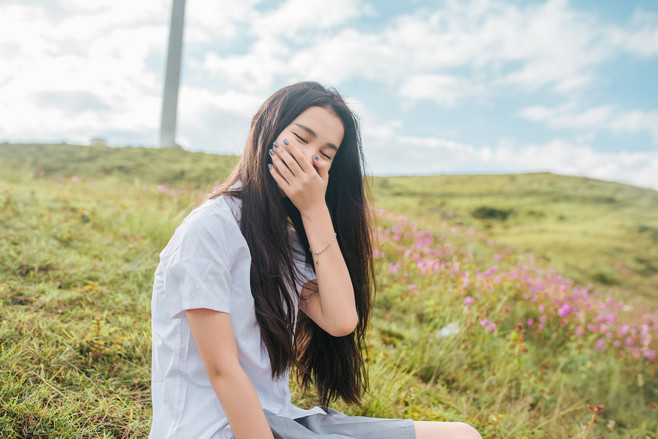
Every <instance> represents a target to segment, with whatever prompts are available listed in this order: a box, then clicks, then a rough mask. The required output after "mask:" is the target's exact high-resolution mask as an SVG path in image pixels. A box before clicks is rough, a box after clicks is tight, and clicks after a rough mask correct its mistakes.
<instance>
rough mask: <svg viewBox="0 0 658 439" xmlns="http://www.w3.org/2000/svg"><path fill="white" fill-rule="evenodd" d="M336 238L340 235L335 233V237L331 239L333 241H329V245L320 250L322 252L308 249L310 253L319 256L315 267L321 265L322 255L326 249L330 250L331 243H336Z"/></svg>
mask: <svg viewBox="0 0 658 439" xmlns="http://www.w3.org/2000/svg"><path fill="white" fill-rule="evenodd" d="M336 236H338V233H334V237H333V238H331V241H329V244H327V245H325V246H324V248H323V249H322V250H320V251H317V252H314V251H313V250H311V247H309V248H308V251H310V252H311V253H313V254H314V255H315V256H317V258H315V265H320V253H322V252H323V251H325V250H326V249H328V248H329V246H330V245H331V243H332V242H334V241H335V240H336Z"/></svg>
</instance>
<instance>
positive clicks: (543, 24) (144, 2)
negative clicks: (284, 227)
mask: <svg viewBox="0 0 658 439" xmlns="http://www.w3.org/2000/svg"><path fill="white" fill-rule="evenodd" d="M170 14H171V0H138V1H135V0H93V1H89V0H50V1H47V0H20V1H11V0H0V59H1V60H2V64H1V65H0V142H3V141H7V142H49V143H50V142H69V143H81V144H87V143H89V142H90V140H91V139H92V138H99V137H100V138H103V139H105V140H106V141H107V143H108V144H109V145H112V146H125V145H133V146H157V142H158V137H159V123H160V113H161V103H162V92H163V83H164V68H165V60H166V44H167V39H168V28H169V20H170ZM301 80H315V81H319V82H322V83H323V84H325V85H328V86H332V87H335V88H336V89H337V90H338V91H339V92H340V93H341V94H342V95H343V96H344V97H345V99H346V100H347V102H348V103H349V105H350V106H351V107H352V108H353V109H354V110H355V112H356V113H357V114H358V115H359V117H360V120H361V129H362V134H363V141H364V151H365V157H366V162H367V169H368V171H369V172H370V173H372V174H375V175H425V174H475V173H478V174H481V173H486V174H491V173H520V172H544V171H548V172H554V173H558V174H568V175H580V176H588V177H593V178H598V179H604V180H611V181H617V182H623V183H628V184H633V185H636V186H640V187H646V188H653V189H656V190H658V2H657V1H656V0H647V1H641V0H637V1H618V0H572V1H567V0H549V1H529V0H526V1H515V0H509V1H497V0H461V1H439V0H433V1H429V0H408V1H402V0H395V1H393V0H376V1H375V0H372V1H367V0H282V1H273V0H265V1H258V0H232V1H229V0H187V6H186V16H185V33H184V46H183V65H182V73H181V89H180V95H179V106H178V131H177V141H178V143H179V144H181V145H182V146H183V147H184V148H185V149H187V150H190V151H205V152H213V153H220V154H226V153H228V154H240V153H241V151H242V149H243V146H244V142H245V139H246V134H247V130H248V128H249V121H250V119H251V116H252V115H253V114H254V113H255V112H256V110H257V109H258V107H259V106H260V104H261V103H262V102H263V100H264V99H266V98H267V97H268V96H269V95H271V94H272V93H273V92H275V91H276V90H278V89H279V88H281V87H283V86H285V85H287V84H290V83H293V82H297V81H301Z"/></svg>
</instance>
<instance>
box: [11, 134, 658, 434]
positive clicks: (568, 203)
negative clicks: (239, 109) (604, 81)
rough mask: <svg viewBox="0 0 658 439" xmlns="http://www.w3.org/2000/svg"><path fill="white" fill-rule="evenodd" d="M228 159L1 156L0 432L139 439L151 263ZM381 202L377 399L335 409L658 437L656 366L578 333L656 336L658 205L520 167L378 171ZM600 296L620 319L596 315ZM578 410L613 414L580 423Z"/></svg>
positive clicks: (373, 340)
mask: <svg viewBox="0 0 658 439" xmlns="http://www.w3.org/2000/svg"><path fill="white" fill-rule="evenodd" d="M235 160H236V159H235V157H221V156H213V155H207V154H192V153H186V152H183V151H170V150H167V151H161V150H148V149H142V148H125V149H124V148H121V149H113V148H102V147H98V148H90V147H76V146H70V145H69V146H67V145H53V146H43V145H33V146H26V145H0V224H2V227H0V437H3V438H4V437H7V438H24V437H53V438H55V437H57V438H62V437H63V438H82V437H85V438H86V437H145V436H146V435H147V434H148V430H149V426H150V416H151V414H150V410H151V407H150V393H149V392H150V385H149V380H150V355H151V351H150V318H149V317H150V298H151V288H152V281H153V277H152V276H153V271H154V270H155V267H156V265H157V261H158V253H159V251H160V250H161V249H162V248H163V247H164V245H165V244H166V242H167V240H168V239H169V237H170V236H171V234H172V233H173V230H174V229H175V227H176V226H177V225H178V224H179V223H180V221H181V220H182V218H183V217H184V216H185V215H186V214H187V213H188V212H189V211H190V209H191V208H193V207H194V206H195V205H196V204H198V203H199V202H200V200H201V199H202V198H203V194H204V193H205V192H207V191H208V190H209V189H210V188H211V187H212V184H213V182H214V181H216V180H223V179H224V178H225V177H226V175H227V174H228V172H229V170H230V169H231V167H232V166H233V164H234V163H235ZM42 170H45V171H46V172H45V174H44V173H43V172H40V171H42ZM72 176H76V177H78V181H76V182H73V181H72V178H71V177H72ZM162 183H169V185H170V186H169V187H167V186H164V185H161V186H159V187H158V186H156V185H158V184H162ZM197 188H200V189H197ZM374 194H375V199H376V204H377V206H378V207H379V208H384V209H386V210H387V212H388V213H386V212H383V213H379V215H378V226H379V236H380V251H381V252H382V254H381V256H378V258H377V259H376V261H377V276H378V282H379V293H378V296H377V299H376V307H375V310H374V318H373V325H372V328H371V331H370V335H369V345H370V349H369V353H370V361H369V368H370V377H371V391H370V393H369V394H368V395H367V396H366V398H365V399H364V403H363V405H362V406H361V407H346V406H345V405H344V404H342V403H338V404H336V407H337V408H338V409H341V410H344V411H346V412H348V413H350V414H367V415H373V416H383V417H389V416H392V417H413V418H416V419H420V418H422V419H434V420H447V421H465V422H468V423H471V424H472V425H474V426H475V427H476V428H478V430H479V431H481V432H482V434H483V437H486V438H584V437H589V438H594V437H610V438H655V437H656V435H657V434H658V421H657V419H658V416H657V415H658V410H657V409H656V408H655V407H656V406H655V404H657V403H658V386H657V385H656V383H657V380H656V378H657V375H658V374H657V373H656V364H657V363H656V361H650V360H648V359H646V358H644V357H642V356H641V355H640V358H639V359H638V358H635V357H634V356H633V355H632V353H631V351H630V350H628V349H624V348H620V349H613V348H612V347H611V346H607V347H606V349H605V351H604V352H598V351H597V349H596V348H595V346H596V345H595V343H596V342H597V340H600V339H601V337H602V335H601V333H600V332H597V331H599V330H598V329H597V330H591V331H590V330H587V331H586V332H585V334H583V335H582V336H581V335H577V329H576V328H577V327H587V325H588V324H595V323H596V322H597V317H598V315H599V314H600V313H599V311H598V310H600V309H605V310H606V311H605V312H613V310H614V312H615V313H616V314H617V315H618V316H619V324H617V325H615V328H616V329H615V331H614V334H613V338H611V339H610V340H612V339H615V340H616V339H618V338H619V334H620V327H621V326H620V325H621V323H625V324H629V325H630V326H631V327H632V330H637V331H640V328H641V324H642V323H647V322H651V321H653V322H654V325H655V322H656V321H657V317H658V315H657V314H656V312H655V311H654V310H653V309H655V308H653V307H652V304H654V303H655V302H652V300H654V299H655V296H656V294H655V293H656V282H655V277H652V276H655V273H654V272H653V271H652V270H653V269H652V268H651V266H652V264H654V261H656V260H658V258H656V257H655V250H654V247H655V246H652V245H651V239H654V238H652V236H654V235H652V234H658V231H656V224H658V222H657V221H656V205H657V203H656V202H655V201H656V193H655V192H652V191H645V190H641V189H637V188H632V187H629V186H623V185H616V184H612V183H605V182H598V181H594V180H587V179H579V178H573V177H561V176H554V175H548V174H531V175H517V176H437V177H423V178H420V177H419V178H377V179H375V181H374ZM613 198H614V199H615V200H616V201H614V202H613V201H610V200H611V199H613ZM480 207H485V208H486V209H480V210H478V208H480ZM476 211H477V212H478V213H477V214H475V215H474V214H473V213H474V212H476ZM498 211H503V212H506V211H509V213H508V214H507V216H506V219H502V216H501V214H500V213H499V212H498ZM394 213H395V214H397V215H399V214H404V215H405V216H406V218H404V219H401V218H399V217H397V216H396V215H394ZM502 215H503V216H504V214H502ZM396 235H397V236H399V239H398V240H396V239H395V238H394V237H395V236H396ZM437 249H438V250H437ZM527 251H530V252H531V253H530V254H529V253H527ZM533 254H534V255H535V256H536V257H533ZM494 255H495V259H493V258H494ZM434 261H438V262H434ZM633 261H635V263H633ZM425 262H427V263H428V265H427V266H423V264H424V263H425ZM430 263H432V264H436V265H434V266H432V267H434V268H431V269H428V266H429V264H430ZM419 264H420V265H419ZM441 264H443V265H441ZM519 264H522V265H521V266H520V265H519ZM615 264H620V265H619V267H625V269H627V270H628V271H627V272H622V274H621V275H620V274H618V273H617V271H618V270H617V269H616V268H614V267H615ZM634 264H635V265H634ZM494 265H495V266H496V267H497V268H496V269H493V266H494ZM395 267H397V268H395ZM611 267H612V268H611ZM552 268H555V269H557V270H558V271H559V272H561V273H563V274H565V275H566V276H571V277H573V278H574V279H576V280H578V282H582V283H592V285H593V287H594V289H590V296H589V297H588V298H587V299H582V300H581V299H578V300H579V301H577V302H576V301H574V302H569V303H574V304H575V303H577V304H578V305H579V306H581V308H582V310H581V311H580V312H578V313H573V314H570V315H568V316H566V317H560V316H558V314H557V312H556V309H557V307H558V306H559V305H560V304H562V303H565V300H566V299H564V297H563V296H564V295H565V294H566V295H569V294H573V295H575V294H576V293H577V292H578V291H579V290H578V289H577V288H576V287H575V286H572V285H571V284H566V283H565V281H564V278H560V277H558V276H557V274H556V273H554V272H552V271H551V269H552ZM612 275H615V276H616V277H615V278H614V279H616V280H613V281H611V280H610V279H608V278H606V276H612ZM465 276H468V280H469V281H468V283H467V282H465V281H464V277H465ZM522 279H523V280H522ZM615 282H616V283H615ZM537 285H542V288H544V290H543V291H541V292H539V293H537V298H536V300H533V299H532V298H528V295H529V291H531V290H532V288H534V287H533V286H537ZM597 286H598V287H599V289H601V288H600V287H604V288H603V289H604V290H607V289H608V288H611V289H610V291H609V292H608V291H605V292H596V291H594V290H595V289H596V288H595V287H597ZM561 288H563V289H561ZM565 291H566V292H565ZM607 294H613V295H614V296H615V297H617V298H618V300H619V301H620V302H621V305H623V306H625V307H627V309H624V308H623V307H620V308H619V309H618V310H617V309H616V308H614V306H613V305H610V304H607V305H606V303H607V302H606V297H607ZM467 296H470V297H471V298H472V299H473V301H474V304H473V305H472V306H465V305H464V299H465V297H467ZM555 301H557V302H555ZM538 304H541V305H543V306H545V308H546V311H545V312H543V313H542V312H540V311H538V307H537V305H538ZM588 307H591V309H590V308H588ZM541 316H546V322H545V328H543V329H539V328H538V327H537V322H538V321H539V319H540V318H541ZM485 318H486V319H488V320H490V321H492V322H495V324H496V329H495V331H493V332H489V331H488V330H486V329H485V328H483V327H482V326H481V323H480V322H481V321H482V319H485ZM530 318H531V319H533V320H534V322H535V323H534V325H533V326H528V325H527V324H526V322H527V320H528V319H530ZM519 324H520V326H519ZM647 324H648V323H647ZM451 325H452V326H451ZM611 326H612V325H611ZM451 327H452V328H455V327H458V329H457V330H456V331H455V333H453V334H451V335H449V334H448V333H449V332H450V331H448V333H446V328H451ZM655 328H656V326H651V331H655ZM442 331H443V332H442ZM638 333H639V332H638ZM442 334H443V335H442ZM638 337H639V335H638ZM656 339H658V334H656V333H655V332H653V339H651V340H650V341H649V342H648V344H647V346H648V347H650V348H652V349H654V350H655V349H656V347H657V344H656ZM638 343H639V342H638ZM293 390H294V398H295V400H296V401H297V403H299V404H301V405H309V404H312V403H313V398H312V395H302V394H301V393H300V392H299V389H298V388H297V387H296V385H295V384H294V383H293ZM586 404H591V405H597V404H603V405H605V410H604V414H603V415H599V416H596V418H597V422H596V423H593V424H592V425H591V426H590V422H591V421H592V419H593V418H594V417H595V415H594V414H593V413H591V412H589V411H588V409H587V406H586Z"/></svg>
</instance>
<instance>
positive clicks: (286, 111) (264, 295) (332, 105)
mask: <svg viewBox="0 0 658 439" xmlns="http://www.w3.org/2000/svg"><path fill="white" fill-rule="evenodd" d="M313 106H317V107H322V108H326V109H328V110H330V111H332V112H333V113H335V114H336V115H337V116H338V117H339V118H340V120H341V121H342V123H343V127H344V129H345V134H344V136H343V141H342V143H341V145H340V147H339V149H338V151H337V153H336V155H335V157H334V161H333V163H332V166H331V168H330V171H329V182H328V186H327V191H326V202H327V206H328V208H329V212H330V215H331V219H332V221H333V225H334V229H335V231H336V233H337V234H338V244H339V245H340V249H341V252H342V254H343V257H344V258H345V263H346V265H347V268H348V271H349V274H350V278H351V281H352V285H353V287H354V295H355V301H356V309H357V313H358V316H359V322H358V324H357V327H356V329H355V331H354V332H353V333H352V334H350V335H347V336H345V337H333V336H331V335H330V334H328V333H327V332H325V331H324V330H323V329H322V328H320V327H319V326H318V325H317V324H315V322H313V320H311V319H310V318H309V317H307V316H306V315H305V314H304V313H302V312H300V313H299V314H298V315H295V313H294V302H293V297H292V295H295V294H297V292H296V291H297V289H294V290H289V287H288V286H298V285H299V273H297V271H296V268H295V264H294V260H293V258H294V257H295V256H294V255H293V249H292V247H291V244H290V241H289V235H288V233H287V230H288V227H289V226H290V224H292V226H293V227H294V229H295V232H296V234H297V236H298V238H299V241H300V243H301V245H302V248H303V249H305V250H306V255H305V258H306V261H307V262H312V258H311V254H310V252H309V251H308V250H307V249H308V239H307V237H306V233H305V231H304V227H303V224H302V220H301V215H300V213H299V211H298V210H297V208H296V207H295V206H294V205H293V204H292V202H290V200H289V199H287V198H285V199H284V200H283V202H282V200H281V194H280V191H279V188H278V186H277V183H276V181H275V180H274V179H273V178H272V177H271V175H270V173H269V171H268V167H267V165H268V163H269V155H268V150H269V149H270V148H271V145H272V143H273V142H274V141H275V140H276V138H277V136H278V135H279V134H280V133H281V132H282V131H283V130H284V129H285V128H286V127H287V126H288V125H290V123H292V121H293V120H294V119H295V118H296V117H297V116H299V114H301V113H302V112H303V111H304V110H306V109H307V108H309V107H313ZM363 164H364V162H363V151H362V147H361V136H360V132H359V124H358V120H357V118H356V116H355V115H354V114H353V113H352V111H351V110H350V109H349V107H348V106H347V105H346V103H345V101H344V100H343V99H342V97H341V96H340V95H339V94H338V92H336V91H335V90H333V89H327V88H325V87H324V86H322V85H320V84H318V83H316V82H301V83H297V84H293V85H290V86H288V87H284V88H282V89H281V90H279V91H277V92H276V93H274V95H272V96H271V97H270V98H268V99H267V100H266V101H265V102H264V103H263V105H262V106H261V107H260V109H259V110H258V112H257V113H256V115H255V116H254V117H253V119H252V123H251V129H250V131H249V136H248V139H247V143H246V146H245V150H244V154H243V155H242V157H241V158H240V161H239V162H238V164H237V166H236V168H235V169H234V170H233V172H232V173H231V175H230V176H229V178H228V179H227V181H226V182H225V183H224V184H223V185H222V186H220V187H219V188H218V189H217V190H216V191H215V192H213V193H212V194H211V197H216V196H219V195H223V194H227V193H229V192H230V193H229V195H231V196H235V197H237V198H239V199H241V200H242V217H241V221H240V230H241V232H242V234H243V235H244V237H245V240H246V241H247V244H248V245H249V250H250V252H251V258H252V260H251V277H250V280H251V293H252V295H253V297H254V304H255V309H256V318H257V320H258V323H259V325H260V332H261V338H262V340H263V342H264V344H265V347H266V348H267V352H268V354H269V357H270V361H271V367H272V375H273V378H275V377H279V376H281V375H282V374H283V373H284V372H285V371H286V370H287V368H289V367H291V366H295V367H296V372H297V376H298V378H299V379H300V381H301V384H302V387H303V388H306V387H308V385H309V384H315V386H316V388H317V393H318V400H319V401H318V402H319V404H320V405H322V406H323V407H326V406H327V405H328V404H329V403H330V402H331V401H333V400H334V399H335V398H336V397H341V398H342V399H343V400H345V401H346V402H355V403H358V402H359V399H360V396H361V394H362V393H363V391H364V390H365V388H366V387H367V375H366V370H365V355H366V352H365V342H364V338H365V333H366V328H367V326H368V320H369V318H370V313H371V310H372V295H373V294H374V289H375V285H374V271H373V270H374V269H373V261H372V258H373V256H372V241H371V239H372V236H371V228H370V221H369V215H368V212H369V210H368V208H367V201H368V199H369V191H368V186H367V183H366V181H365V179H364V174H365V173H364V167H363ZM238 181H240V182H241V183H242V184H241V185H240V186H239V187H238V188H234V189H231V190H230V191H229V188H230V187H231V186H233V185H234V184H235V183H237V182H238ZM316 287H317V285H316Z"/></svg>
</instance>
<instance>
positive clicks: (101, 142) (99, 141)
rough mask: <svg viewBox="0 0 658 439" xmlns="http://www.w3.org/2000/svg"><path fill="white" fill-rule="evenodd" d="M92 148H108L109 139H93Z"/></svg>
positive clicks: (90, 143)
mask: <svg viewBox="0 0 658 439" xmlns="http://www.w3.org/2000/svg"><path fill="white" fill-rule="evenodd" d="M89 145H90V146H107V139H105V138H103V137H92V138H91V140H90V141H89Z"/></svg>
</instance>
